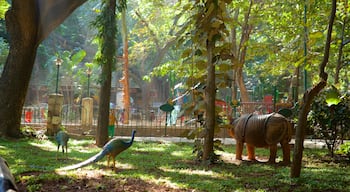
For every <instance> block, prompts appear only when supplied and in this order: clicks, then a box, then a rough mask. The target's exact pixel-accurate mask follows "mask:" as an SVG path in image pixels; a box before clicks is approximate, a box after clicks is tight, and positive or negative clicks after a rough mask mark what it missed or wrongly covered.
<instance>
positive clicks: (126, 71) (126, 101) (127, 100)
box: [122, 9, 130, 124]
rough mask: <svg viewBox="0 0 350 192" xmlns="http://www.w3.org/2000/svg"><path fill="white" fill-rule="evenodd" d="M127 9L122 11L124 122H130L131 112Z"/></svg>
mask: <svg viewBox="0 0 350 192" xmlns="http://www.w3.org/2000/svg"><path fill="white" fill-rule="evenodd" d="M125 12H126V10H125V9H124V10H123V11H122V30H123V33H122V34H123V44H124V47H123V52H124V56H123V59H124V109H125V112H124V122H123V123H124V124H129V114H130V93H129V90H130V88H129V52H128V51H129V50H128V30H127V25H126V13H125Z"/></svg>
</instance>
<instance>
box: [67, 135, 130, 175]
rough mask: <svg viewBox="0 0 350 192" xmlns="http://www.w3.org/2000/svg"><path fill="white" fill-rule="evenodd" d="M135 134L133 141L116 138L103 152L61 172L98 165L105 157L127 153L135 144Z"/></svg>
mask: <svg viewBox="0 0 350 192" xmlns="http://www.w3.org/2000/svg"><path fill="white" fill-rule="evenodd" d="M135 133H136V131H135V130H133V132H132V136H131V139H130V140H129V141H124V140H121V139H119V138H114V139H112V140H110V141H109V142H108V143H106V144H105V145H104V146H103V148H102V151H100V152H99V153H97V154H96V155H94V156H92V157H90V158H89V159H87V160H85V161H83V162H81V163H78V164H75V165H71V166H67V167H64V168H61V169H60V170H63V171H66V170H73V169H78V168H81V167H85V166H87V165H90V164H92V163H96V162H98V161H100V160H101V159H103V157H104V156H106V155H108V154H112V155H113V157H114V158H115V156H117V155H118V154H119V153H121V152H123V151H125V150H126V149H128V148H129V147H130V146H131V145H132V143H133V142H134V137H135Z"/></svg>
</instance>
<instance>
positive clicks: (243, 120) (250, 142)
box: [229, 113, 292, 165]
mask: <svg viewBox="0 0 350 192" xmlns="http://www.w3.org/2000/svg"><path fill="white" fill-rule="evenodd" d="M232 125H233V126H232V127H231V128H230V129H229V134H230V135H231V136H232V137H233V138H235V140H236V159H237V160H242V151H243V145H244V143H246V147H247V152H248V160H252V161H256V158H255V147H268V148H270V157H269V160H268V162H269V163H276V154H277V144H278V143H280V144H281V147H282V151H283V161H282V164H285V165H288V164H290V146H289V142H290V140H291V136H292V124H291V122H289V120H288V119H286V118H285V117H284V116H283V115H281V114H278V113H272V114H267V115H254V114H249V115H244V116H242V117H239V118H237V119H235V120H234V121H233V123H232Z"/></svg>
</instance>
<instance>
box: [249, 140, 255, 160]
mask: <svg viewBox="0 0 350 192" xmlns="http://www.w3.org/2000/svg"><path fill="white" fill-rule="evenodd" d="M247 151H248V159H249V160H251V161H255V160H256V159H255V147H254V146H253V145H250V144H247Z"/></svg>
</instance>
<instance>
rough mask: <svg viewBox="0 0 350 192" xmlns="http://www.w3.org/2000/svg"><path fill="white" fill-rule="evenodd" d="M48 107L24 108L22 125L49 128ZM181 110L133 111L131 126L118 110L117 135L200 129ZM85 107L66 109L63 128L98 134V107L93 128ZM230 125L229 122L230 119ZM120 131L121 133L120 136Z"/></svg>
mask: <svg viewBox="0 0 350 192" xmlns="http://www.w3.org/2000/svg"><path fill="white" fill-rule="evenodd" d="M273 108H274V107H273V104H272V103H261V102H249V103H241V105H240V106H238V107H236V108H226V109H225V111H226V112H228V113H229V114H231V116H232V117H239V116H240V115H242V114H243V113H252V112H254V113H257V114H265V113H270V112H272V111H273ZM47 111H48V106H47V104H40V105H38V106H26V107H24V108H23V113H22V119H21V123H22V125H24V126H26V125H28V126H36V127H46V123H47ZM179 112H180V109H179V108H175V110H173V111H172V112H171V113H166V112H164V111H162V110H160V109H159V108H132V109H131V110H130V114H129V121H128V123H126V122H125V119H123V110H121V109H117V110H116V112H115V117H116V119H117V124H116V134H117V135H124V134H125V135H128V134H129V133H130V129H134V128H136V129H140V130H141V131H142V132H143V136H167V135H168V134H169V135H171V136H181V135H184V134H185V132H186V131H187V132H189V131H191V130H193V129H194V128H196V127H198V126H200V123H199V122H198V121H197V117H194V116H180V115H179V114H180V113H179ZM81 113H82V106H81V105H63V106H62V114H61V117H62V125H63V126H65V127H66V128H70V130H71V131H73V132H77V133H79V134H82V133H83V132H85V131H88V130H87V129H90V131H91V130H92V132H93V131H94V129H96V126H97V119H98V106H94V110H93V123H92V126H91V127H83V126H82V125H81ZM226 121H228V120H227V119H226ZM118 131H119V132H118ZM217 135H218V136H219V137H229V136H228V134H227V132H226V130H222V131H221V132H220V133H218V134H217Z"/></svg>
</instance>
